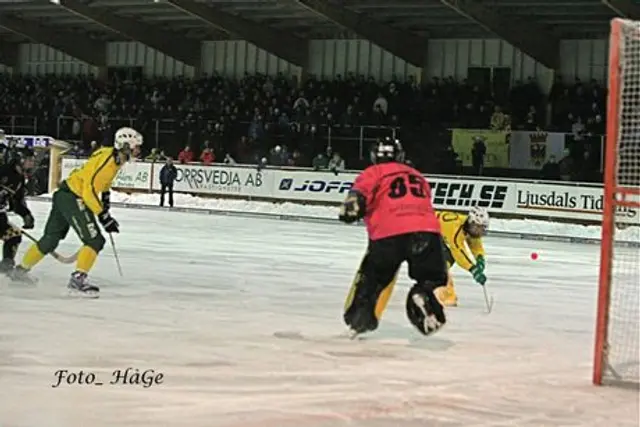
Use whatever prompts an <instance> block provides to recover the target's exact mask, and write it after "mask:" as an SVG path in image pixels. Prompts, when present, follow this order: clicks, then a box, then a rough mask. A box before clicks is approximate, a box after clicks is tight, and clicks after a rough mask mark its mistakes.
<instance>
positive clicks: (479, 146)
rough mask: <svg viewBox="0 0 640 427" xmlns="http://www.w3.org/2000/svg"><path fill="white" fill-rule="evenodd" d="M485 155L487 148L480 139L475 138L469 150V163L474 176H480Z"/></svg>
mask: <svg viewBox="0 0 640 427" xmlns="http://www.w3.org/2000/svg"><path fill="white" fill-rule="evenodd" d="M486 155H487V146H486V144H485V143H484V141H483V140H482V138H479V137H475V138H474V141H473V148H472V149H471V163H472V166H473V170H474V172H475V174H476V175H482V172H483V171H484V161H485V156H486Z"/></svg>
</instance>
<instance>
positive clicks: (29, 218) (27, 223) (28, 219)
mask: <svg viewBox="0 0 640 427" xmlns="http://www.w3.org/2000/svg"><path fill="white" fill-rule="evenodd" d="M22 221H24V224H23V225H22V228H23V229H25V230H32V229H33V227H35V225H36V220H35V219H33V215H31V214H26V215H25V216H24V217H23V218H22Z"/></svg>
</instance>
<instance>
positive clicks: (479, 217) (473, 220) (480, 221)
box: [467, 206, 489, 230]
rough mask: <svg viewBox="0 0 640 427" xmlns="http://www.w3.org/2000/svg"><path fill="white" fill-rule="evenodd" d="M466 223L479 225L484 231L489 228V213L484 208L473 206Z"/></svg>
mask: <svg viewBox="0 0 640 427" xmlns="http://www.w3.org/2000/svg"><path fill="white" fill-rule="evenodd" d="M467 221H469V224H475V225H479V226H481V227H483V228H484V229H485V230H486V229H488V228H489V212H487V210H486V209H485V208H481V207H479V206H474V207H472V208H471V210H470V211H469V216H468V217H467Z"/></svg>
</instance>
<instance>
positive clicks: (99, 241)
mask: <svg viewBox="0 0 640 427" xmlns="http://www.w3.org/2000/svg"><path fill="white" fill-rule="evenodd" d="M83 243H84V244H85V245H87V246H89V247H90V248H91V249H93V250H94V251H96V253H99V252H100V251H101V250H102V248H104V245H105V243H106V240H105V239H104V237H103V236H102V234H100V233H98V234H97V235H96V236H95V237H92V238H90V239H87V240H85V241H84V242H83Z"/></svg>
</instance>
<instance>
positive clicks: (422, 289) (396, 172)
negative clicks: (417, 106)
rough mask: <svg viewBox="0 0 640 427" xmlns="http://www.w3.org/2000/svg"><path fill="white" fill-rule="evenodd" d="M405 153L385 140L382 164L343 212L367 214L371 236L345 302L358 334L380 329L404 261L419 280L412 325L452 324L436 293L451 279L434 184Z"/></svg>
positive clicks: (360, 183) (359, 182)
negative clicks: (401, 159)
mask: <svg viewBox="0 0 640 427" xmlns="http://www.w3.org/2000/svg"><path fill="white" fill-rule="evenodd" d="M400 153H401V147H400V143H399V142H398V141H396V140H392V139H390V138H386V139H385V140H383V141H380V142H379V143H378V146H377V149H376V164H375V165H373V166H370V167H368V168H367V169H365V170H364V171H363V172H362V173H361V174H360V175H359V176H358V177H357V178H356V180H355V182H354V184H353V187H352V188H351V191H350V192H349V194H348V195H347V198H346V200H345V201H344V204H343V206H342V208H341V211H340V216H339V219H340V220H341V221H343V222H346V223H351V222H355V221H357V220H359V219H363V218H364V221H365V224H366V226H367V232H368V234H369V245H368V248H367V251H366V253H365V255H364V258H363V259H362V262H361V264H360V268H359V270H358V273H357V274H356V278H355V280H354V281H353V284H352V286H351V291H350V292H349V296H348V297H347V302H346V304H345V313H344V321H345V323H346V324H347V325H348V326H349V328H350V329H351V330H352V331H353V333H354V334H360V333H364V332H367V331H373V330H375V329H376V328H377V327H378V323H379V321H380V319H381V316H382V313H383V312H384V309H385V307H386V305H387V302H388V300H389V297H390V296H391V292H392V290H393V286H394V285H395V282H396V278H397V274H398V270H399V269H400V265H401V264H402V263H403V262H404V261H407V263H408V264H409V277H410V278H411V279H413V280H414V281H415V284H414V285H413V287H412V288H411V290H410V291H409V294H408V296H407V301H406V312H407V317H408V318H409V320H410V321H411V323H412V324H413V325H414V326H415V327H416V328H417V329H418V330H419V331H420V332H421V333H423V334H424V335H430V334H432V333H434V332H436V331H437V330H438V329H440V328H441V327H442V326H443V325H444V324H445V322H446V318H445V314H444V309H443V307H442V305H441V304H440V302H439V301H438V300H437V298H436V297H435V295H434V290H435V289H436V288H439V287H441V286H444V285H445V284H446V282H447V265H446V260H445V257H444V243H443V240H442V236H441V234H440V223H439V221H438V218H437V217H436V214H435V211H434V209H433V206H432V204H431V188H430V186H429V183H428V182H427V180H426V179H425V178H424V177H423V176H422V175H421V174H420V172H418V171H417V170H416V169H414V168H412V167H410V166H408V165H406V164H404V163H401V162H398V161H397V158H398V156H399V155H400Z"/></svg>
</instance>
